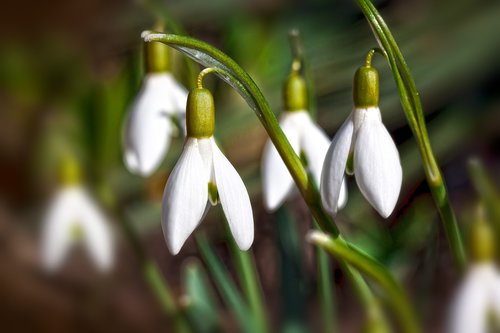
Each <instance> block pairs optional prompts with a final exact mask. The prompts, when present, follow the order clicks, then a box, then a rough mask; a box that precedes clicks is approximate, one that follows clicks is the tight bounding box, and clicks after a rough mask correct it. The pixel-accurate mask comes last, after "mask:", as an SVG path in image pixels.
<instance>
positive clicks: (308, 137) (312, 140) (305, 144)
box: [301, 115, 330, 186]
mask: <svg viewBox="0 0 500 333" xmlns="http://www.w3.org/2000/svg"><path fill="white" fill-rule="evenodd" d="M301 147H302V151H303V152H304V154H305V155H306V158H307V163H308V168H309V170H310V171H311V173H312V175H313V177H314V181H315V182H316V186H319V184H320V182H321V171H322V169H323V163H324V161H325V156H326V152H327V151H328V148H329V147H330V139H329V138H328V136H327V135H326V134H325V132H324V131H323V130H322V129H321V128H320V127H319V126H318V125H316V124H315V123H314V122H313V121H312V119H311V118H310V117H309V115H308V120H306V121H305V122H304V126H303V127H302V130H301Z"/></svg>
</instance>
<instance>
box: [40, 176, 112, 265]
mask: <svg viewBox="0 0 500 333" xmlns="http://www.w3.org/2000/svg"><path fill="white" fill-rule="evenodd" d="M80 241H81V242H82V243H83V244H84V245H85V247H86V249H87V251H88V253H89V254H90V256H91V257H92V259H93V260H94V261H95V263H96V265H97V267H98V268H99V269H100V270H102V271H105V270H109V269H110V268H111V266H112V263H113V244H112V243H113V240H112V233H111V230H110V228H109V226H108V224H107V222H106V219H105V217H104V215H103V214H102V212H101V211H100V210H99V208H98V207H97V205H96V203H95V202H94V201H93V200H92V199H91V198H90V196H89V195H88V193H87V192H86V191H85V190H84V189H83V188H81V187H79V186H68V187H65V188H63V189H62V190H61V191H60V192H59V193H58V194H57V195H56V197H55V198H54V201H53V202H52V204H51V206H50V208H49V210H48V213H47V216H46V218H45V221H44V226H43V234H42V253H41V255H42V258H41V259H42V264H43V266H44V268H45V269H47V270H48V271H54V270H56V269H57V268H59V267H60V266H61V265H62V263H63V261H64V259H65V257H66V256H67V255H68V253H69V251H70V248H71V246H72V245H74V244H75V243H76V242H80Z"/></svg>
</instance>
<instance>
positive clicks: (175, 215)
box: [162, 136, 254, 254]
mask: <svg viewBox="0 0 500 333" xmlns="http://www.w3.org/2000/svg"><path fill="white" fill-rule="evenodd" d="M218 201H220V203H221V204H222V209H223V210H224V214H225V215H226V218H227V221H228V223H229V227H230V229H231V233H232V234H233V237H234V239H235V240H236V243H237V244H238V246H239V247H240V249H242V250H247V249H248V248H249V247H250V246H251V245H252V242H253V235H254V231H253V213H252V206H251V205H250V198H249V196H248V193H247V190H246V188H245V185H244V184H243V181H242V180H241V178H240V176H239V175H238V173H237V172H236V170H235V169H234V167H233V166H232V165H231V163H230V162H229V161H228V160H227V158H226V157H225V156H224V154H223V153H222V152H221V151H220V149H219V147H218V146H217V144H216V143H215V140H214V138H213V137H212V136H211V137H208V138H194V137H187V138H186V142H185V144H184V150H183V152H182V155H181V157H180V159H179V161H178V162H177V164H176V165H175V167H174V169H173V171H172V173H171V174H170V177H169V178H168V182H167V186H166V187H165V192H164V194H163V211H162V227H163V232H164V235H165V239H166V240H167V245H168V248H169V250H170V252H171V253H172V254H177V253H179V251H180V249H181V247H182V245H183V244H184V242H185V241H186V239H187V238H188V237H189V235H190V234H191V233H192V232H193V231H194V229H195V228H196V227H197V226H198V224H200V222H201V220H202V219H203V217H204V215H205V213H206V212H207V210H208V208H209V202H210V203H211V204H212V205H215V204H217V202H218Z"/></svg>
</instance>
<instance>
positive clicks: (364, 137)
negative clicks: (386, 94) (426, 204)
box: [321, 107, 403, 218]
mask: <svg viewBox="0 0 500 333" xmlns="http://www.w3.org/2000/svg"><path fill="white" fill-rule="evenodd" d="M350 154H353V155H352V157H353V160H352V162H353V163H354V175H355V178H356V182H357V184H358V186H359V188H360V190H361V193H363V195H364V197H365V198H366V199H367V200H368V202H369V203H370V204H371V205H372V206H373V207H374V208H375V209H376V210H377V211H378V212H379V214H380V215H381V216H383V217H384V218H386V217H388V216H389V215H390V214H391V213H392V211H393V210H394V207H395V205H396V202H397V200H398V196H399V192H400V190H401V182H402V175H403V173H402V169H401V162H400V160H399V153H398V150H397V148H396V145H395V143H394V141H393V140H392V138H391V136H390V134H389V132H388V131H387V129H386V128H385V126H384V124H383V123H382V117H381V115H380V110H379V108H378V107H366V108H360V107H355V108H354V110H353V112H352V113H351V115H350V116H349V117H348V118H347V120H346V121H345V122H344V124H343V125H342V127H341V128H340V130H339V131H338V132H337V134H336V135H335V137H334V138H333V141H332V144H331V145H330V148H329V149H328V152H327V154H326V157H325V164H324V167H323V173H322V176H321V199H322V202H323V205H324V207H325V208H326V209H327V210H328V211H329V212H330V213H331V214H336V213H337V210H338V209H339V204H338V202H339V197H340V196H341V194H340V193H341V187H342V184H343V181H344V173H345V171H346V167H347V165H348V159H349V158H350Z"/></svg>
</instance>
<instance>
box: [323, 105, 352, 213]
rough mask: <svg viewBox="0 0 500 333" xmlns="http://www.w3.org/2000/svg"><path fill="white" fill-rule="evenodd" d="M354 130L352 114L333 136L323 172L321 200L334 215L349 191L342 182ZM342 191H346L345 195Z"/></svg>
mask: <svg viewBox="0 0 500 333" xmlns="http://www.w3.org/2000/svg"><path fill="white" fill-rule="evenodd" d="M353 131H354V124H353V121H352V114H351V115H349V117H348V118H347V119H346V121H345V122H344V124H343V125H342V127H341V128H340V129H339V130H338V132H337V134H336V135H335V137H334V138H333V140H332V144H331V145H330V148H329V149H328V152H327V153H326V157H325V162H324V165H323V171H322V173H321V185H320V191H321V201H322V202H323V206H324V207H325V209H326V210H327V211H328V212H330V213H331V214H333V215H335V214H337V210H338V209H339V207H341V206H340V205H339V203H342V201H343V200H342V199H343V198H345V199H344V200H347V192H343V191H344V190H342V184H344V172H345V167H346V164H347V158H348V156H349V151H350V149H351V142H352V137H353ZM345 188H346V187H345V184H344V189H345ZM342 193H345V196H344V197H343V194H342ZM344 204H345V203H344Z"/></svg>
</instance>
